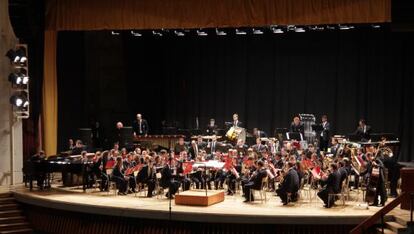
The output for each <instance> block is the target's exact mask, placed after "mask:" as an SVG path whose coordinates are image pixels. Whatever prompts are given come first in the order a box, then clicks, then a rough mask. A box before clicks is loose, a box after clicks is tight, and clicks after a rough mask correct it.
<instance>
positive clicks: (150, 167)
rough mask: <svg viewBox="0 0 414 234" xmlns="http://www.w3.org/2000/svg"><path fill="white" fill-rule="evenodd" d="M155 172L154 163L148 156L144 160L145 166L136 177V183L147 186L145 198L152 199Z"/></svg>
mask: <svg viewBox="0 0 414 234" xmlns="http://www.w3.org/2000/svg"><path fill="white" fill-rule="evenodd" d="M155 172H156V169H155V168H154V163H153V162H152V160H151V157H150V156H147V157H146V158H145V165H144V166H143V167H142V168H141V170H140V171H139V172H138V175H137V183H141V184H146V185H147V186H148V192H147V197H152V193H153V191H154V189H155Z"/></svg>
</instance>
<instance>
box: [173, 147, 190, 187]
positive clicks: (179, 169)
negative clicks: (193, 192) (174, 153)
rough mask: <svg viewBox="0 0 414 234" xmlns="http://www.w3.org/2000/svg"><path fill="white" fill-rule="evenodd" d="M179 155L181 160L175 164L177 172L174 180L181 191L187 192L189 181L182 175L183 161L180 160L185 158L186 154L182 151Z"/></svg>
mask: <svg viewBox="0 0 414 234" xmlns="http://www.w3.org/2000/svg"><path fill="white" fill-rule="evenodd" d="M180 155H181V159H180V160H179V161H178V162H177V171H176V172H177V174H176V176H175V178H176V180H177V181H178V182H179V183H180V184H181V185H182V188H183V191H187V190H189V189H190V185H191V180H190V179H189V178H187V177H186V176H185V175H184V168H183V162H184V160H183V159H182V158H186V157H187V152H186V151H182V152H181V154H180Z"/></svg>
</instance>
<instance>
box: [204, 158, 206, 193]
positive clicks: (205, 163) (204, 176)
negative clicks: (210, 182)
mask: <svg viewBox="0 0 414 234" xmlns="http://www.w3.org/2000/svg"><path fill="white" fill-rule="evenodd" d="M204 188H205V189H206V197H207V164H206V163H204Z"/></svg>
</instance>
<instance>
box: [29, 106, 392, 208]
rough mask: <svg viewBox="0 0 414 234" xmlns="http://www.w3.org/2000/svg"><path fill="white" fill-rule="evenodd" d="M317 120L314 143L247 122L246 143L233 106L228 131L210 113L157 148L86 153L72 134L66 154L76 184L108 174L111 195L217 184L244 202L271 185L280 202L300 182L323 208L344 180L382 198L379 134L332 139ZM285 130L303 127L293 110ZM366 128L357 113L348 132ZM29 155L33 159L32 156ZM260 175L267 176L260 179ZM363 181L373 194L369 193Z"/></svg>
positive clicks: (374, 200) (141, 122)
mask: <svg viewBox="0 0 414 234" xmlns="http://www.w3.org/2000/svg"><path fill="white" fill-rule="evenodd" d="M136 117H137V119H136V121H135V122H134V135H141V136H146V135H147V134H148V133H149V132H148V129H149V128H148V123H147V121H146V120H145V119H143V118H142V115H141V114H137V116H136ZM321 120H322V121H321V126H322V128H321V129H322V131H321V132H318V133H317V134H318V138H317V141H319V143H318V142H309V144H302V142H298V141H297V140H295V139H290V140H286V141H283V142H281V141H280V140H279V139H277V138H271V137H269V138H268V136H267V134H266V133H264V132H263V131H261V130H259V129H258V128H254V129H253V132H254V134H252V137H255V138H256V140H255V142H254V144H252V145H249V144H247V143H246V139H245V135H244V136H243V134H242V133H243V131H238V130H240V129H243V125H242V122H241V121H240V120H239V116H238V114H234V115H233V121H232V122H226V123H225V124H226V125H227V130H228V131H232V132H231V134H228V136H226V137H224V136H218V135H216V134H217V133H218V131H216V130H217V129H218V127H217V125H216V123H215V120H214V119H211V120H210V123H209V124H208V126H207V128H206V130H205V132H206V133H207V135H206V136H201V135H199V136H195V137H193V138H192V139H193V140H190V141H189V142H186V141H185V140H186V138H185V137H184V136H183V137H180V138H179V139H178V141H176V143H175V145H173V146H171V149H161V150H160V151H157V150H154V149H152V148H148V147H143V146H141V145H139V144H138V145H136V147H135V148H134V149H133V151H130V152H128V150H127V149H126V148H121V149H120V148H119V147H120V146H119V143H118V142H115V143H114V144H113V147H112V149H109V150H105V151H103V152H100V151H97V152H96V153H93V154H92V156H91V155H89V154H87V153H86V151H84V149H85V147H84V146H83V145H82V142H81V141H80V140H77V141H76V144H75V145H73V141H71V143H70V146H69V147H70V150H71V152H72V154H77V153H80V158H79V161H78V162H77V163H80V164H82V165H85V166H84V167H83V168H84V170H83V173H84V175H83V184H84V186H85V187H84V189H87V188H90V187H92V186H93V185H94V181H95V180H98V179H99V181H100V184H99V189H100V190H101V191H108V190H109V189H111V188H110V182H111V181H112V182H114V183H115V185H116V189H117V191H118V194H119V195H127V194H128V193H137V192H138V191H141V190H143V189H145V190H146V196H147V197H152V196H154V195H156V194H160V193H162V192H163V191H164V190H165V196H166V197H167V198H170V199H172V198H174V195H175V194H176V193H177V192H178V191H179V190H182V191H186V190H190V189H203V190H211V189H215V190H218V189H225V190H226V194H227V195H228V196H232V195H235V194H236V193H238V192H240V193H242V194H243V196H244V198H245V202H252V201H254V193H253V192H251V190H252V189H254V190H266V191H268V192H272V193H275V194H274V195H276V196H279V197H280V199H281V202H282V204H283V205H287V204H288V203H290V202H296V201H297V200H298V199H300V196H299V194H300V189H301V188H302V187H303V186H304V185H309V186H311V188H312V189H315V190H316V191H317V195H318V197H319V198H320V199H321V200H322V202H323V203H324V207H326V208H330V207H332V206H333V205H334V204H335V200H336V199H337V197H336V196H335V194H338V193H340V192H341V189H342V187H343V186H344V184H346V183H348V185H349V186H350V187H351V186H352V188H353V189H359V188H360V187H361V186H366V187H367V198H366V199H367V202H369V203H371V205H382V206H383V205H384V204H385V201H386V200H387V191H386V189H385V184H386V181H385V177H384V173H385V172H384V168H385V167H384V161H386V160H389V158H390V157H392V151H391V152H390V149H389V148H388V147H387V145H386V139H384V140H383V141H382V142H381V143H380V144H377V143H375V142H369V143H367V144H366V145H361V144H359V143H356V142H350V141H346V140H345V141H343V140H341V141H340V139H338V138H335V137H331V132H330V131H331V130H330V129H331V127H330V124H329V122H328V119H327V116H326V115H323V116H322V118H321ZM118 127H119V128H121V127H122V123H121V122H118V123H117V128H118ZM243 130H244V131H245V129H243ZM290 131H291V132H298V133H302V134H303V133H304V125H303V123H302V122H301V120H300V118H299V117H298V116H295V117H294V118H293V121H292V123H291V125H290ZM370 133H371V128H370V126H368V125H366V122H365V120H363V119H361V120H360V121H359V126H358V128H357V130H356V131H355V134H356V135H357V136H359V137H360V138H361V142H366V141H369V140H370V139H369V137H370ZM117 137H119V136H116V138H117ZM218 139H220V141H219V140H218ZM168 150H169V151H168ZM169 152H170V153H169ZM74 158H76V157H74ZM31 160H32V161H38V160H39V159H38V158H35V157H32V159H31ZM43 161H44V160H43ZM73 163H75V162H73ZM351 177H352V179H350V178H351ZM265 179H266V181H267V183H263V181H264V180H265ZM391 180H392V179H391ZM39 184H40V182H39ZM212 184H213V185H214V186H212ZM262 186H263V187H262ZM370 186H371V187H370ZM370 188H372V191H374V193H373V194H369V191H370ZM393 192H394V191H393ZM331 194H333V195H331Z"/></svg>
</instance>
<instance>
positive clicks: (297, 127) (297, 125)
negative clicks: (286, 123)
mask: <svg viewBox="0 0 414 234" xmlns="http://www.w3.org/2000/svg"><path fill="white" fill-rule="evenodd" d="M289 132H298V133H302V135H303V134H304V132H305V126H304V125H303V123H302V122H301V121H300V118H299V116H295V117H294V118H293V122H292V123H291V124H290V129H289Z"/></svg>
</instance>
